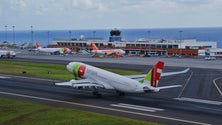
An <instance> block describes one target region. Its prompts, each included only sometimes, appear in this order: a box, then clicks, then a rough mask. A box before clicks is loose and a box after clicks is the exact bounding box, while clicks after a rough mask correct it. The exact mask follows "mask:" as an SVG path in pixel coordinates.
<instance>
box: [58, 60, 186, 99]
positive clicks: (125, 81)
mask: <svg viewBox="0 0 222 125" xmlns="http://www.w3.org/2000/svg"><path fill="white" fill-rule="evenodd" d="M163 66H164V62H162V61H159V62H157V63H156V65H155V66H154V67H153V68H152V69H151V70H150V71H149V72H148V73H147V74H143V75H131V76H121V75H118V74H115V73H112V72H109V71H106V70H103V69H100V68H97V67H94V66H90V65H87V64H84V63H81V62H70V63H69V64H68V65H67V70H68V71H69V72H70V73H72V74H73V75H74V78H75V79H74V80H71V81H69V82H62V83H55V85H59V86H71V87H74V88H79V89H81V88H85V87H89V88H93V90H94V91H93V95H97V96H101V94H99V93H98V90H97V88H103V89H112V90H116V92H117V93H118V94H119V95H124V94H125V93H147V92H158V91H159V90H161V89H168V88H174V87H180V86H181V85H170V86H161V87H158V82H159V80H160V77H161V76H170V75H176V74H182V73H186V72H188V70H189V68H187V69H185V70H183V71H178V72H168V73H162V70H163Z"/></svg>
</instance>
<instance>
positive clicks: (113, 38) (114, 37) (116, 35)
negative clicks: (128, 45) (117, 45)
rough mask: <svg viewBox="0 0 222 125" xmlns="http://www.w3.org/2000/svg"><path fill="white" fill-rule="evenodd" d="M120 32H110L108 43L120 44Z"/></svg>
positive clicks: (115, 30)
mask: <svg viewBox="0 0 222 125" xmlns="http://www.w3.org/2000/svg"><path fill="white" fill-rule="evenodd" d="M120 35H121V31H120V30H117V29H114V30H111V31H110V36H109V42H121V36H120Z"/></svg>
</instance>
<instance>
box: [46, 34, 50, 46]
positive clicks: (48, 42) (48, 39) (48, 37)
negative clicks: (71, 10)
mask: <svg viewBox="0 0 222 125" xmlns="http://www.w3.org/2000/svg"><path fill="white" fill-rule="evenodd" d="M49 34H50V31H48V32H47V37H48V45H49Z"/></svg>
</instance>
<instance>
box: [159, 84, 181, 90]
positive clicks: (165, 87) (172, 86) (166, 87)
mask: <svg viewBox="0 0 222 125" xmlns="http://www.w3.org/2000/svg"><path fill="white" fill-rule="evenodd" d="M181 86H182V85H171V86H162V87H157V89H159V90H161V89H169V88H175V87H181Z"/></svg>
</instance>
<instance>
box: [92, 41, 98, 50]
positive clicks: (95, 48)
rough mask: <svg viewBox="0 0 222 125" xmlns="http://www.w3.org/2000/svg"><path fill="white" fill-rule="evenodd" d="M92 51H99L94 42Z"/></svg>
mask: <svg viewBox="0 0 222 125" xmlns="http://www.w3.org/2000/svg"><path fill="white" fill-rule="evenodd" d="M92 49H93V50H98V48H97V46H96V44H95V43H94V42H92Z"/></svg>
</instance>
